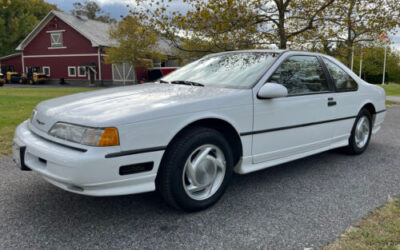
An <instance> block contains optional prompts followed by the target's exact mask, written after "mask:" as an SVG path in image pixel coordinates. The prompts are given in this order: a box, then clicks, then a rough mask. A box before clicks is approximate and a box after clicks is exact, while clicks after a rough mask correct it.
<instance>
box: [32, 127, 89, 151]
mask: <svg viewBox="0 0 400 250" xmlns="http://www.w3.org/2000/svg"><path fill="white" fill-rule="evenodd" d="M29 131H30V132H31V133H32V134H34V135H36V136H37V137H40V138H41V139H43V140H45V141H48V142H51V143H54V144H57V145H59V146H63V147H66V148H69V149H73V150H76V151H79V152H82V153H85V152H87V149H84V148H77V147H73V146H69V145H65V144H62V143H59V142H55V141H52V140H49V139H47V138H44V137H43V136H41V135H38V134H37V133H35V132H33V131H32V130H29Z"/></svg>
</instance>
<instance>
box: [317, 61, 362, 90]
mask: <svg viewBox="0 0 400 250" xmlns="http://www.w3.org/2000/svg"><path fill="white" fill-rule="evenodd" d="M323 60H324V62H325V65H326V67H327V68H328V71H329V73H330V75H331V77H332V80H333V83H334V84H335V89H336V91H339V92H343V91H356V90H357V89H358V85H357V83H356V81H355V80H354V79H353V78H351V76H350V75H349V74H347V73H346V72H345V71H344V70H343V69H342V68H341V67H339V66H338V65H336V64H335V63H333V62H331V61H330V60H328V59H326V58H323Z"/></svg>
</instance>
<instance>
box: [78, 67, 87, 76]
mask: <svg viewBox="0 0 400 250" xmlns="http://www.w3.org/2000/svg"><path fill="white" fill-rule="evenodd" d="M78 76H79V77H85V76H86V67H85V66H79V67H78Z"/></svg>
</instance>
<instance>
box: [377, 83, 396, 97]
mask: <svg viewBox="0 0 400 250" xmlns="http://www.w3.org/2000/svg"><path fill="white" fill-rule="evenodd" d="M378 86H380V87H382V88H384V89H385V91H386V95H390V96H400V84H396V83H390V84H385V85H378Z"/></svg>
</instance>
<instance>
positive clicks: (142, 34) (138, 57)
mask: <svg viewBox="0 0 400 250" xmlns="http://www.w3.org/2000/svg"><path fill="white" fill-rule="evenodd" d="M110 37H111V38H112V39H115V40H116V42H117V43H118V45H117V46H116V47H112V48H108V49H106V52H107V55H108V56H107V57H106V63H116V64H121V63H125V62H128V63H130V64H132V65H133V66H135V67H138V66H140V67H146V68H148V67H151V66H152V59H162V58H163V55H162V54H161V53H160V51H158V49H157V47H158V43H159V42H160V40H159V36H158V33H157V31H156V30H155V29H154V28H153V27H152V26H150V25H147V24H145V23H143V22H142V21H141V20H140V19H139V18H137V17H134V16H127V17H125V18H124V19H123V20H122V21H120V22H119V23H118V25H117V26H115V27H113V28H112V29H111V31H110Z"/></svg>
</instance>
